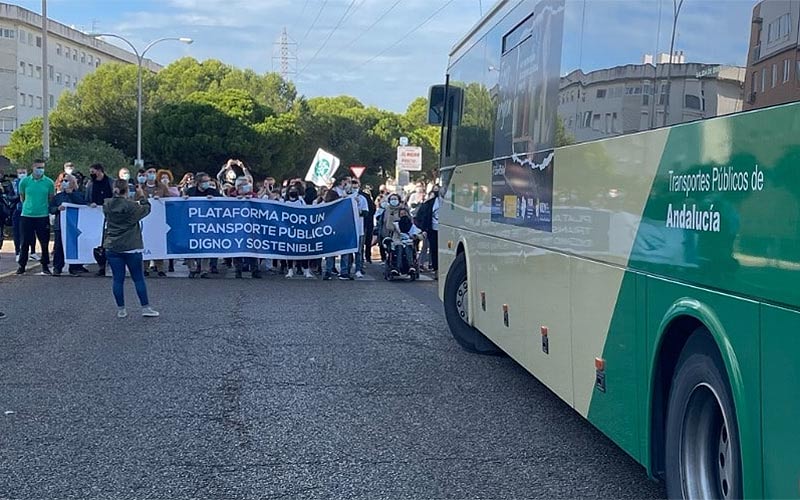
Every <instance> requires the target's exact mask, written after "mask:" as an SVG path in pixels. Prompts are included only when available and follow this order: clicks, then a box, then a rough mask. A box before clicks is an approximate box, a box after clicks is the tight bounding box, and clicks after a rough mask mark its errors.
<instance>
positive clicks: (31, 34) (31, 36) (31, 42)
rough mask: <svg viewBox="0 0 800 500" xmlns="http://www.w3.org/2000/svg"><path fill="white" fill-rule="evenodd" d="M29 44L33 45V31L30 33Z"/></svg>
mask: <svg viewBox="0 0 800 500" xmlns="http://www.w3.org/2000/svg"><path fill="white" fill-rule="evenodd" d="M28 45H33V33H28Z"/></svg>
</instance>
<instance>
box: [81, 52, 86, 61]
mask: <svg viewBox="0 0 800 500" xmlns="http://www.w3.org/2000/svg"><path fill="white" fill-rule="evenodd" d="M81 62H82V63H83V64H86V52H81Z"/></svg>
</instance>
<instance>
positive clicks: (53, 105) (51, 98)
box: [49, 94, 56, 109]
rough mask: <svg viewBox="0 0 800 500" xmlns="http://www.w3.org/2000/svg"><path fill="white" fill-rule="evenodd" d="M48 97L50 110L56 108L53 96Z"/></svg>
mask: <svg viewBox="0 0 800 500" xmlns="http://www.w3.org/2000/svg"><path fill="white" fill-rule="evenodd" d="M49 97H50V109H53V108H55V107H56V99H55V97H53V94H50V96H49Z"/></svg>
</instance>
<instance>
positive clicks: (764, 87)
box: [761, 68, 767, 93]
mask: <svg viewBox="0 0 800 500" xmlns="http://www.w3.org/2000/svg"><path fill="white" fill-rule="evenodd" d="M766 91H767V68H761V92H762V93H764V92H766Z"/></svg>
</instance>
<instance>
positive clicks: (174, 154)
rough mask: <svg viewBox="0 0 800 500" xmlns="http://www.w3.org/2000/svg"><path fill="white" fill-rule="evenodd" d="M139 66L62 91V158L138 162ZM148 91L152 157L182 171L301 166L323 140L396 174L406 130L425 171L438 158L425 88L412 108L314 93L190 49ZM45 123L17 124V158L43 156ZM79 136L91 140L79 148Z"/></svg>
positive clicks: (57, 145)
mask: <svg viewBox="0 0 800 500" xmlns="http://www.w3.org/2000/svg"><path fill="white" fill-rule="evenodd" d="M136 72H137V68H136V67H135V66H132V65H123V64H113V63H109V64H104V65H102V66H100V67H99V68H98V69H97V71H95V72H93V73H92V74H90V75H88V76H86V78H84V79H83V80H82V81H81V82H80V83H79V84H78V87H77V88H76V89H75V91H70V92H67V93H65V94H64V95H63V96H62V97H61V99H59V102H58V104H57V106H56V108H55V109H54V110H53V112H52V113H51V137H52V141H53V144H52V148H51V150H52V152H53V153H55V152H58V155H59V161H60V158H61V155H62V154H67V155H69V154H73V155H76V156H75V157H74V158H73V159H72V160H71V161H74V162H76V163H78V164H80V163H81V162H84V157H85V155H86V154H90V155H91V154H96V155H97V158H96V159H92V158H88V157H86V158H85V161H86V162H87V163H88V162H93V161H103V160H104V159H105V161H106V162H109V166H111V167H112V168H113V167H117V168H119V167H121V166H122V165H123V164H126V163H130V161H131V159H132V158H133V157H134V156H135V154H136V114H137V85H136ZM142 94H143V95H142V99H143V131H142V150H143V156H144V159H145V160H146V161H147V162H150V163H152V164H155V165H158V166H164V167H169V168H172V169H173V170H174V172H175V173H176V174H181V173H183V172H184V171H198V170H206V171H214V170H215V169H217V168H219V166H220V165H221V164H222V163H223V162H224V161H225V160H226V159H227V158H231V157H233V158H239V159H241V160H242V161H244V162H245V163H246V164H247V165H248V166H250V168H251V170H252V171H253V172H254V173H256V174H257V175H262V176H265V175H271V176H274V177H284V176H295V175H297V176H300V175H303V174H305V171H306V170H307V169H308V165H309V164H310V162H311V159H312V158H313V156H314V153H315V151H316V150H317V148H320V147H321V148H323V149H326V150H327V151H330V152H331V153H333V154H335V155H336V156H338V157H339V158H340V159H341V160H342V165H343V167H344V168H345V169H346V167H347V166H349V165H353V164H358V165H365V166H367V167H368V170H367V175H376V174H377V173H378V172H379V169H381V168H382V169H384V171H385V172H386V173H387V174H392V173H393V172H394V164H395V156H396V152H395V148H396V147H397V145H398V138H399V137H400V136H407V137H409V139H410V141H411V143H412V144H413V145H418V146H421V147H422V148H423V173H424V174H430V173H431V172H432V171H433V170H435V169H436V167H437V164H438V154H439V128H438V127H432V126H429V125H427V123H426V118H427V100H426V99H425V98H423V97H420V98H418V99H415V100H414V101H413V102H412V103H411V104H410V105H409V107H408V110H407V112H406V113H405V114H398V113H393V112H390V111H386V110H382V109H378V108H376V107H371V106H365V105H364V104H363V103H361V102H360V101H359V100H358V99H356V98H354V97H351V96H337V97H314V98H310V99H306V98H305V97H303V96H298V95H297V90H296V88H295V86H294V84H293V83H291V82H288V81H285V80H283V79H282V78H281V77H280V75H278V74H276V73H267V74H263V75H260V74H257V73H256V72H254V71H252V70H249V69H247V70H242V69H238V68H235V67H232V66H229V65H226V64H224V63H222V62H221V61H217V60H206V61H202V62H200V61H197V60H195V59H193V58H190V57H186V58H183V59H179V60H177V61H175V62H173V63H172V64H170V65H169V66H167V67H166V68H164V69H163V70H161V71H160V72H159V73H157V74H152V73H149V72H146V73H145V74H144V75H143V81H142ZM41 129H42V123H41V119H34V120H32V121H31V122H29V123H27V124H25V125H23V126H21V127H20V128H18V129H17V130H16V131H15V132H14V133H13V134H12V136H11V141H10V143H9V145H8V147H7V148H6V154H7V155H8V156H9V158H11V159H12V161H14V162H15V163H23V164H24V163H26V162H29V161H30V160H32V159H33V158H34V157H35V156H41V150H42V143H41ZM81 143H83V144H86V147H84V148H83V149H81V150H78V149H76V148H77V145H78V144H81ZM92 152H94V153H92ZM51 157H52V158H53V160H54V161H55V157H56V155H55V154H52V155H51ZM68 159H69V158H67V159H66V160H68ZM66 160H65V161H66ZM117 164H119V165H117ZM83 166H84V167H85V166H86V165H83Z"/></svg>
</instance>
